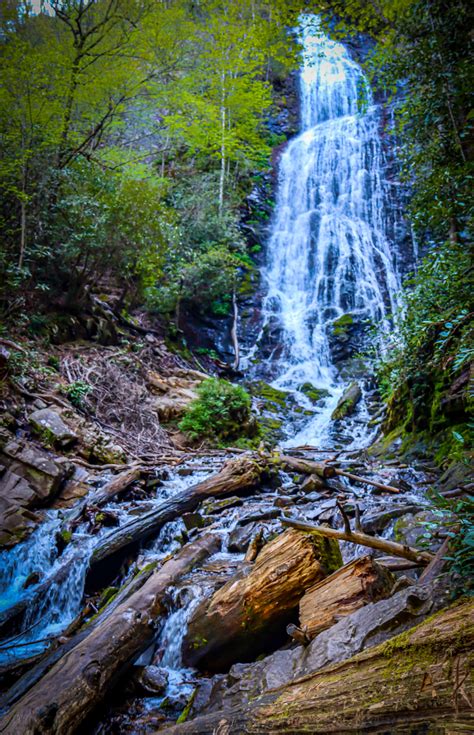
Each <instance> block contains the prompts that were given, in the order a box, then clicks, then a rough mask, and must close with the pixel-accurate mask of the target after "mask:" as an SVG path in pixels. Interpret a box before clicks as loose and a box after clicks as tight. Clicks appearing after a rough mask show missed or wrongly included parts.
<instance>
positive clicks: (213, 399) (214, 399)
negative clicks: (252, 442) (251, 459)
mask: <svg viewBox="0 0 474 735" xmlns="http://www.w3.org/2000/svg"><path fill="white" fill-rule="evenodd" d="M198 394H199V397H198V398H197V399H196V400H195V401H193V402H192V403H191V404H190V406H189V408H188V409H187V411H186V414H185V416H184V418H183V419H182V420H181V422H180V424H179V428H180V429H181V431H184V432H185V433H186V434H188V435H189V436H190V437H191V439H211V440H215V441H216V440H217V441H228V440H232V439H236V438H238V437H240V436H242V435H245V434H247V435H248V434H249V433H250V434H251V433H255V426H254V425H252V422H251V412H250V406H251V400H250V396H249V395H248V393H247V392H246V391H245V390H244V388H242V386H240V385H233V384H232V383H229V382H227V381H226V380H219V379H217V378H209V379H208V380H205V381H204V382H203V383H202V384H201V385H200V387H199V389H198Z"/></svg>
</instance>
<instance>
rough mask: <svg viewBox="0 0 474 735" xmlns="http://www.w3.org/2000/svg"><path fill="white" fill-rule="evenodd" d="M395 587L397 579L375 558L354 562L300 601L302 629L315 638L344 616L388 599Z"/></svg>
mask: <svg viewBox="0 0 474 735" xmlns="http://www.w3.org/2000/svg"><path fill="white" fill-rule="evenodd" d="M394 584H395V577H394V576H393V575H392V574H391V573H390V572H389V571H388V570H387V569H384V568H383V567H381V566H379V565H378V564H377V563H376V562H375V561H374V560H373V559H372V557H370V556H364V557H361V558H360V559H356V560H355V561H351V562H349V564H346V565H345V566H343V567H341V569H338V570H337V571H336V572H333V574H331V575H330V576H329V577H326V578H325V579H323V580H322V581H321V582H317V583H316V584H315V585H313V586H312V587H310V588H309V589H307V590H306V592H305V594H304V595H303V597H302V598H301V600H300V627H301V629H302V630H303V631H304V632H305V634H306V635H307V636H308V638H310V639H311V638H314V637H315V636H316V635H317V634H318V633H320V632H321V631H323V630H325V629H326V628H330V627H331V625H333V624H334V623H336V622H337V621H338V620H339V619H340V618H341V617H345V616H346V615H350V614H351V613H353V612H354V611H355V610H358V609H359V608H360V607H363V606H364V605H367V603H369V602H376V601H377V600H381V599H383V598H384V597H389V596H390V594H391V591H392V589H393V585H394Z"/></svg>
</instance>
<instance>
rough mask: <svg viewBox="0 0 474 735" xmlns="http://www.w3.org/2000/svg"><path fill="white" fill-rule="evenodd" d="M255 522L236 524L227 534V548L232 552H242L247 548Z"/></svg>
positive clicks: (255, 527) (254, 529)
mask: <svg viewBox="0 0 474 735" xmlns="http://www.w3.org/2000/svg"><path fill="white" fill-rule="evenodd" d="M256 530H257V524H256V523H248V524H247V525H245V526H237V528H234V530H233V531H231V532H230V534H229V540H228V545H227V548H228V549H229V551H230V552H231V553H232V554H243V553H244V552H245V551H246V550H247V546H248V545H249V543H250V541H251V539H252V537H253V535H254V533H255V531H256Z"/></svg>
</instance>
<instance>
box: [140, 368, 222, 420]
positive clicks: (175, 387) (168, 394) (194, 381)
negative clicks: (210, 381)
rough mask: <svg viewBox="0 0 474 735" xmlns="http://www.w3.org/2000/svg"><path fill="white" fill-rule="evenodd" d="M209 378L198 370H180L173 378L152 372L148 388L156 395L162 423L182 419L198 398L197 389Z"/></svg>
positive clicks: (149, 375)
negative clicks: (190, 405) (192, 402)
mask: <svg viewBox="0 0 474 735" xmlns="http://www.w3.org/2000/svg"><path fill="white" fill-rule="evenodd" d="M208 377H209V376H208V375H206V374H205V373H201V372H199V371H198V370H179V371H178V372H177V373H176V374H174V375H172V376H166V377H165V376H162V375H159V374H158V373H155V372H153V371H150V372H149V373H148V375H147V382H148V387H149V389H150V390H151V392H152V393H154V394H155V396H156V398H155V402H154V405H155V409H156V411H157V413H158V416H159V418H160V419H161V420H162V421H172V420H174V419H177V418H180V417H181V416H182V415H183V414H184V412H185V411H186V408H187V407H188V406H189V404H190V403H191V401H194V400H195V399H196V398H197V397H198V394H197V389H198V388H199V386H200V385H201V383H202V382H203V381H204V380H206V378H208Z"/></svg>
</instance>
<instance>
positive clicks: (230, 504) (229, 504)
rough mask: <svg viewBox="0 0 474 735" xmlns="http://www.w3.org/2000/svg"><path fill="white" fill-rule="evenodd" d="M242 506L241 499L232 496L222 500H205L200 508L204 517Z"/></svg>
mask: <svg viewBox="0 0 474 735" xmlns="http://www.w3.org/2000/svg"><path fill="white" fill-rule="evenodd" d="M243 504H244V501H243V500H242V498H238V497H237V496H235V495H234V496H232V497H230V498H224V499H223V500H211V499H210V500H205V501H204V503H202V506H201V507H202V510H203V512H204V513H206V515H214V514H215V513H222V511H224V510H228V509H229V508H236V507H237V506H239V505H243Z"/></svg>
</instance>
